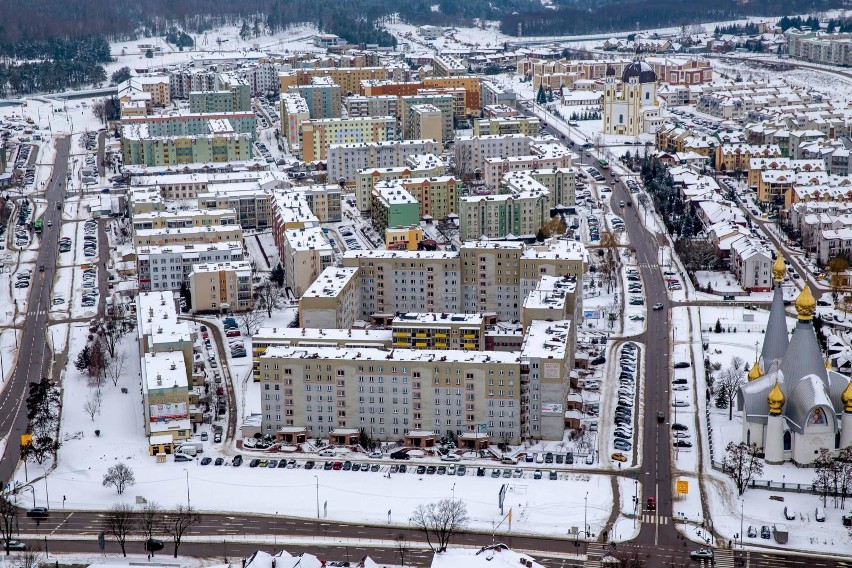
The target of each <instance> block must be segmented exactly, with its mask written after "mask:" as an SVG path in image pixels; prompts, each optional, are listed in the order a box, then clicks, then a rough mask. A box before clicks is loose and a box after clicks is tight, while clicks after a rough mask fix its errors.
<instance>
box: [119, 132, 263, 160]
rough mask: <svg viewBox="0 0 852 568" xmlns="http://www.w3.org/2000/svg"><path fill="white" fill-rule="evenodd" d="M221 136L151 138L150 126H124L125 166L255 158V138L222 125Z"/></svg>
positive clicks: (123, 156)
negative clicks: (253, 150) (253, 149)
mask: <svg viewBox="0 0 852 568" xmlns="http://www.w3.org/2000/svg"><path fill="white" fill-rule="evenodd" d="M220 126H221V129H220V130H219V131H218V132H215V133H211V134H191V135H176V136H152V135H151V133H150V131H149V130H148V127H147V126H144V125H141V126H125V127H124V128H122V135H121V155H122V159H123V161H124V163H125V164H141V165H145V166H179V165H183V164H189V163H198V162H235V161H245V160H249V159H251V157H252V150H251V144H252V136H251V135H250V134H236V133H234V132H232V131H231V130H230V128H229V127H227V126H224V125H220Z"/></svg>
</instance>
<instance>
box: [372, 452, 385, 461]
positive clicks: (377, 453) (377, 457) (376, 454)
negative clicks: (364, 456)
mask: <svg viewBox="0 0 852 568" xmlns="http://www.w3.org/2000/svg"><path fill="white" fill-rule="evenodd" d="M384 456H385V455H384V454H383V453H382V452H380V451H378V450H374V451H372V452H370V457H371V458H376V459H381V458H383V457H384Z"/></svg>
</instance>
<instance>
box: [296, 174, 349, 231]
mask: <svg viewBox="0 0 852 568" xmlns="http://www.w3.org/2000/svg"><path fill="white" fill-rule="evenodd" d="M293 191H297V192H299V193H301V194H302V195H304V196H305V201H307V203H308V207H310V209H311V213H313V214H314V215H315V216H316V218H317V220H318V221H319V222H320V223H337V222H339V221H341V220H342V219H343V214H342V213H341V209H340V199H341V194H342V191H341V188H340V184H337V183H327V184H314V185H308V186H304V185H302V186H298V187H294V188H293Z"/></svg>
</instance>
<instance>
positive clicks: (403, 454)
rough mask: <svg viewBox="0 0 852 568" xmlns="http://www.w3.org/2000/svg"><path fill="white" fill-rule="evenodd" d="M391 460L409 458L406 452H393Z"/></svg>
mask: <svg viewBox="0 0 852 568" xmlns="http://www.w3.org/2000/svg"><path fill="white" fill-rule="evenodd" d="M390 458H391V459H392V460H410V459H411V456H409V455H408V452H394V453H392V454H391V455H390Z"/></svg>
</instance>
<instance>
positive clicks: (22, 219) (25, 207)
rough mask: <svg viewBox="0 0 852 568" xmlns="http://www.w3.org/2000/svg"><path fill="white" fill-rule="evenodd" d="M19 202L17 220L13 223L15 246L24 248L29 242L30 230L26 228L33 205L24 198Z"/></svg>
mask: <svg viewBox="0 0 852 568" xmlns="http://www.w3.org/2000/svg"><path fill="white" fill-rule="evenodd" d="M20 203H21V208H20V209H19V210H18V220H17V223H16V225H15V246H16V247H18V248H24V247H26V246H27V245H29V244H30V232H29V231H28V230H27V223H28V222H29V220H30V215H31V214H32V212H33V206H32V205H31V204H30V202H29V201H26V200H24V201H22V202H20Z"/></svg>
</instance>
